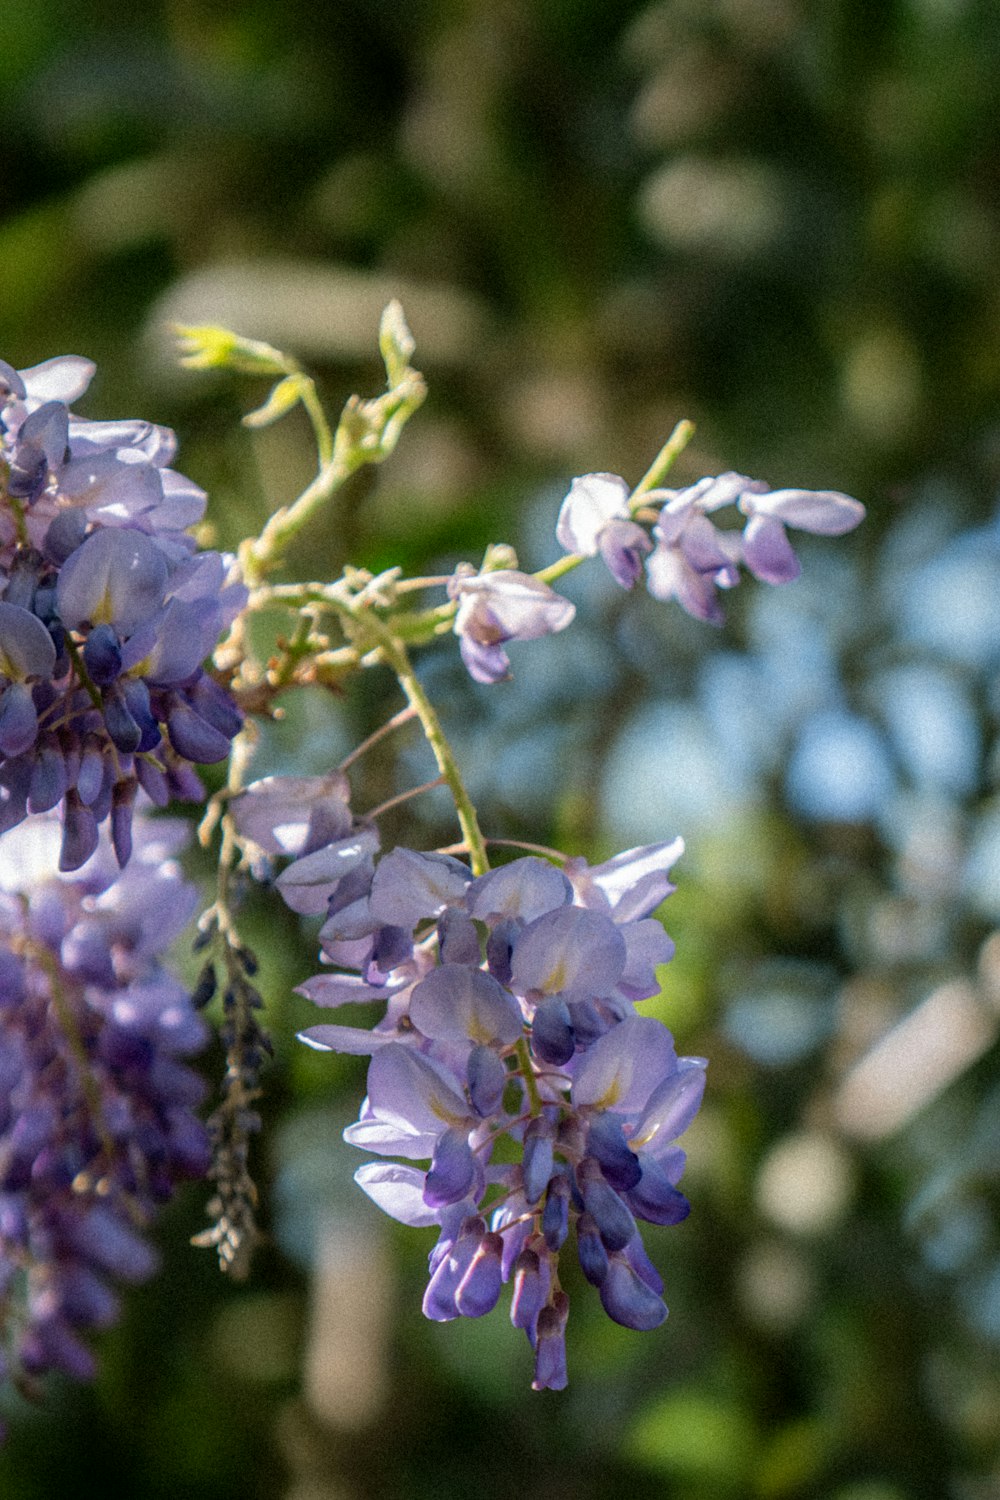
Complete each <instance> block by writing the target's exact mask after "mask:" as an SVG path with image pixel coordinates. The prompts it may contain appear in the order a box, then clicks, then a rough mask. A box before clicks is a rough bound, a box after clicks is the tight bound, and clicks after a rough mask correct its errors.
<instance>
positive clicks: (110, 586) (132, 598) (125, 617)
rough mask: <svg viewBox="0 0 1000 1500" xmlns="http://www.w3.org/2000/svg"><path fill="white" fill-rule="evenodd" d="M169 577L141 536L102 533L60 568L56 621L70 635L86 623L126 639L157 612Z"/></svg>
mask: <svg viewBox="0 0 1000 1500" xmlns="http://www.w3.org/2000/svg"><path fill="white" fill-rule="evenodd" d="M167 572H168V569H167V562H166V559H165V558H164V556H163V553H162V552H161V551H160V549H159V547H157V545H156V543H155V542H152V541H150V539H149V538H148V537H146V536H143V534H142V533H141V532H139V531H127V530H122V529H119V528H113V527H109V526H105V527H102V528H101V529H100V530H99V531H94V532H92V533H91V535H90V536H88V537H87V540H86V541H85V542H84V543H83V545H82V546H80V547H77V549H76V551H75V552H73V553H71V554H70V556H69V557H68V558H67V559H66V561H65V562H64V563H63V566H62V569H61V571H60V573H59V582H58V584H57V585H56V603H57V606H58V609H59V616H60V618H61V620H62V622H63V624H64V625H68V626H69V627H70V628H71V629H72V628H74V627H75V626H77V625H82V624H83V623H84V622H85V621H89V622H90V623H91V624H92V625H98V624H106V625H114V626H116V627H117V628H118V630H119V631H121V633H122V634H123V635H129V634H130V633H131V632H132V631H133V630H134V629H135V627H136V626H137V625H138V624H140V623H141V622H142V621H143V620H146V619H148V618H149V616H151V615H152V614H154V613H155V612H156V611H157V610H158V609H159V607H160V605H161V604H162V602H163V592H164V589H165V587H166V581H167Z"/></svg>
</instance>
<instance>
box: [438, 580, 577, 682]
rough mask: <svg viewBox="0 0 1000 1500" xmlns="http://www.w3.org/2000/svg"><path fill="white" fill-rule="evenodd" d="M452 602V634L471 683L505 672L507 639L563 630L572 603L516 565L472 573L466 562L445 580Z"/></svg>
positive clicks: (496, 677) (507, 666) (527, 638)
mask: <svg viewBox="0 0 1000 1500" xmlns="http://www.w3.org/2000/svg"><path fill="white" fill-rule="evenodd" d="M448 596H449V598H451V599H454V600H456V602H457V604H458V610H457V612H456V615H455V627H454V628H455V634H456V635H457V636H458V638H459V649H460V651H461V653H462V660H463V661H464V662H465V665H466V667H467V668H468V670H469V673H470V675H471V676H472V677H473V678H474V679H475V681H476V682H487V683H489V682H500V681H502V680H503V679H504V678H505V677H508V676H509V675H510V659H509V657H508V656H507V653H506V651H505V650H504V649H503V648H504V646H505V645H506V643H507V642H508V641H533V640H537V639H538V638H539V637H540V636H543V635H553V634H554V633H555V632H556V631H559V630H565V629H566V626H567V625H569V624H570V622H571V621H572V619H573V616H574V615H575V613H576V609H575V606H574V605H572V604H571V603H570V602H569V600H568V599H564V598H563V597H562V595H561V594H557V593H556V592H555V590H554V589H551V588H549V586H548V584H547V583H542V582H541V580H540V579H538V578H533V577H532V576H531V574H529V573H519V572H518V571H517V570H516V569H506V570H503V571H498V572H489V573H474V572H473V571H472V569H471V568H469V567H468V565H467V564H466V565H464V567H463V568H460V569H459V570H458V571H457V572H456V573H455V574H454V575H453V577H452V578H451V579H449V582H448Z"/></svg>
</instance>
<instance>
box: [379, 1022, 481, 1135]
mask: <svg viewBox="0 0 1000 1500" xmlns="http://www.w3.org/2000/svg"><path fill="white" fill-rule="evenodd" d="M456 1083H457V1081H456ZM456 1083H453V1082H452V1081H451V1080H450V1079H448V1078H446V1077H445V1074H444V1070H443V1068H442V1067H441V1066H440V1065H438V1064H435V1063H432V1062H431V1061H430V1059H429V1058H426V1057H424V1056H422V1055H421V1054H420V1053H417V1052H415V1051H414V1050H413V1049H412V1048H411V1047H405V1046H403V1045H401V1044H400V1043H399V1042H393V1043H390V1045H389V1046H387V1047H382V1048H381V1049H380V1050H379V1051H378V1052H376V1054H375V1056H374V1057H373V1058H372V1061H371V1066H370V1068H369V1069H368V1098H369V1101H370V1103H371V1108H372V1111H373V1113H374V1114H375V1116H376V1117H377V1118H378V1119H380V1120H385V1121H387V1122H388V1123H389V1124H394V1125H399V1126H401V1127H402V1128H403V1129H406V1130H410V1131H417V1132H420V1133H423V1134H434V1135H436V1136H439V1135H440V1134H441V1133H442V1131H443V1130H445V1129H447V1128H448V1126H450V1125H458V1124H461V1123H462V1122H463V1121H465V1122H467V1121H468V1120H469V1106H468V1104H467V1103H466V1101H465V1099H464V1098H463V1097H462V1095H461V1094H460V1093H459V1092H458V1087H457V1086H456Z"/></svg>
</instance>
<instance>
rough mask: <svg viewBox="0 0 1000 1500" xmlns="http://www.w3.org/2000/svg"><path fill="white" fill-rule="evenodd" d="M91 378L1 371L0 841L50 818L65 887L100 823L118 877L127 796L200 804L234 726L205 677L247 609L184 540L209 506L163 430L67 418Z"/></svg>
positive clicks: (70, 369)
mask: <svg viewBox="0 0 1000 1500" xmlns="http://www.w3.org/2000/svg"><path fill="white" fill-rule="evenodd" d="M93 374H94V366H93V365H92V364H91V362H90V361H89V360H85V359H79V358H76V357H72V356H67V357H64V358H61V359H53V360H48V361H46V362H45V363H44V364H41V365H36V366H35V367H34V368H33V369H29V370H22V371H18V370H14V369H12V368H11V367H10V366H9V365H6V364H4V363H2V362H0V831H3V830H5V829H8V828H13V827H16V826H17V824H18V823H20V822H21V821H22V819H23V818H24V817H25V816H26V815H27V814H28V813H29V812H30V813H42V812H47V811H49V809H51V808H54V807H61V809H62V813H63V840H62V848H61V850H60V856H59V865H60V869H62V870H75V869H79V867H80V866H81V865H82V864H84V863H85V861H86V860H87V859H88V858H89V857H90V855H91V854H93V852H94V850H95V848H96V847H97V832H98V827H99V825H100V824H101V823H102V822H103V821H104V820H105V819H106V818H109V817H110V820H111V832H112V839H113V843H114V848H115V852H116V854H117V856H118V860H119V862H120V863H121V864H123V865H124V864H125V863H126V862H127V860H128V856H129V849H130V828H131V818H132V809H133V807H134V804H135V799H136V792H137V789H138V787H140V786H141V787H142V788H143V790H144V791H145V792H146V794H147V795H148V797H149V798H150V799H151V800H152V801H153V802H155V803H156V804H157V805H158V806H160V807H164V806H166V805H167V803H168V802H171V801H174V800H193V801H201V800H203V798H204V796H205V791H204V787H203V786H202V784H201V782H200V780H199V779H198V776H197V774H196V773H195V772H194V770H193V769H192V765H193V763H205V762H211V761H219V760H224V759H225V758H226V756H227V755H228V754H229V747H230V742H231V741H232V738H233V736H234V735H235V734H236V732H237V731H238V729H239V727H240V724H241V715H240V712H239V710H238V709H237V707H236V705H235V703H234V702H233V700H232V698H231V697H230V695H229V694H228V693H227V692H226V691H225V689H224V688H223V687H222V686H220V684H219V683H218V682H217V681H215V680H214V679H213V678H212V677H211V676H209V675H208V674H207V673H206V672H205V671H204V668H203V665H202V664H203V662H204V661H205V659H206V658H207V657H208V656H209V655H210V654H211V652H212V651H213V650H214V648H215V646H216V644H217V642H218V640H219V637H220V635H221V634H222V631H223V629H224V628H225V627H226V626H227V625H229V624H231V623H232V621H233V619H234V618H235V615H236V614H237V612H238V611H239V609H240V608H241V606H242V605H243V603H245V600H246V591H245V589H243V588H241V586H240V585H239V584H236V583H231V584H230V583H227V574H228V565H227V563H226V560H225V559H224V558H222V557H221V556H220V555H219V554H218V553H215V552H198V551H197V549H196V545H195V542H194V539H193V537H192V536H191V535H190V534H189V530H188V528H190V527H191V526H192V525H194V524H195V523H196V522H197V521H199V520H200V519H201V517H202V514H203V512H204V507H205V500H206V497H205V494H204V492H203V491H202V490H200V489H199V488H198V487H197V486H196V485H194V484H192V483H191V481H190V480H188V479H185V478H184V476H183V475H181V474H178V473H177V472H176V471H175V470H173V469H171V468H169V467H168V465H169V463H170V461H171V459H172V458H173V455H174V451H175V447H176V444H175V440H174V436H173V433H171V432H169V431H168V430H167V429H166V428H162V427H156V426H153V425H152V424H151V423H148V422H141V421H125V422H94V421H88V420H86V419H82V418H79V417H76V416H74V414H73V413H72V412H71V411H70V409H69V406H70V403H71V402H73V401H75V400H77V399H78V398H79V397H80V396H82V395H83V393H84V392H85V391H86V389H87V387H88V385H89V383H90V380H91V378H92V376H93Z"/></svg>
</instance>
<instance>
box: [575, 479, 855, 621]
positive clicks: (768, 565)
mask: <svg viewBox="0 0 1000 1500" xmlns="http://www.w3.org/2000/svg"><path fill="white" fill-rule="evenodd" d="M730 505H734V506H736V507H737V508H738V509H739V511H740V512H741V513H742V515H743V516H744V517H746V524H745V526H744V529H743V531H742V533H740V532H738V531H736V530H721V529H720V528H718V527H717V526H715V525H714V523H713V522H712V521H711V520H709V516H710V515H712V514H714V512H716V511H719V510H722V509H724V508H725V507H727V506H730ZM656 506H658V507H659V515H658V516H657V518H656V520H655V522H654V524H653V528H652V540H650V537H649V536H648V535H647V533H646V531H645V530H644V529H643V527H642V526H640V525H639V524H638V523H637V522H636V521H634V520H633V519H632V509H633V507H632V502H631V501H630V497H629V488H628V485H627V484H626V483H625V481H624V479H620V478H619V477H618V475H617V474H584V475H582V476H581V477H580V478H579V479H574V480H573V483H572V484H571V485H570V488H569V493H568V494H567V496H566V498H565V500H564V501H563V503H562V508H561V510H560V512H559V520H558V523H557V525H556V537H557V539H558V541H559V543H560V545H561V546H562V547H563V548H565V550H566V551H567V552H574V553H579V554H580V555H581V556H584V557H595V556H597V554H598V553H600V554H601V556H602V557H603V558H604V560H605V562H606V563H607V565H608V567H609V569H610V570H611V573H612V575H613V577H614V578H615V579H616V580H617V582H618V583H620V584H621V585H622V587H623V588H631V586H632V584H633V583H634V582H635V580H636V579H637V578H638V576H639V574H640V573H641V571H642V565H643V559H645V565H646V580H647V584H648V587H649V592H650V593H651V594H652V595H653V596H654V598H657V599H676V600H677V601H678V603H679V604H680V605H681V607H682V608H683V609H685V610H686V611H687V613H688V614H689V615H693V616H694V617H695V618H696V619H699V620H707V621H708V622H709V623H710V624H712V625H721V623H722V621H723V618H724V616H723V612H722V606H721V604H720V602H719V597H718V592H717V591H718V590H719V589H730V588H733V587H735V585H736V584H737V583H738V582H739V567H740V564H741V563H742V564H744V565H745V566H746V567H747V568H749V570H750V572H751V573H753V574H754V575H755V577H757V578H760V579H762V580H763V581H764V582H765V583H790V582H791V581H792V580H793V579H794V578H797V577H798V575H799V571H800V570H799V562H798V559H797V558H796V556H795V553H794V552H793V551H792V547H791V544H790V542H789V540H788V536H787V534H786V532H785V527H786V526H794V527H798V529H799V530H801V531H811V532H814V533H816V534H817V535H822V536H842V535H843V534H844V532H847V531H851V530H853V528H854V527H855V526H857V525H858V524H859V523H860V522H861V520H862V519H863V518H864V514H865V511H864V506H863V505H861V504H860V503H859V502H858V501H857V500H852V499H851V497H850V496H849V495H841V494H839V493H837V492H836V491H834V490H770V489H768V486H767V485H766V484H763V483H761V482H760V480H756V479H748V478H746V476H745V475H743V474H733V473H728V474H720V475H718V476H717V477H715V478H706V479H699V480H698V482H697V483H696V484H692V485H689V486H688V487H687V488H686V489H683V490H665V489H660V490H649V491H648V492H647V493H645V494H644V495H643V496H642V508H643V511H644V512H648V510H649V509H650V508H651V507H656Z"/></svg>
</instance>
